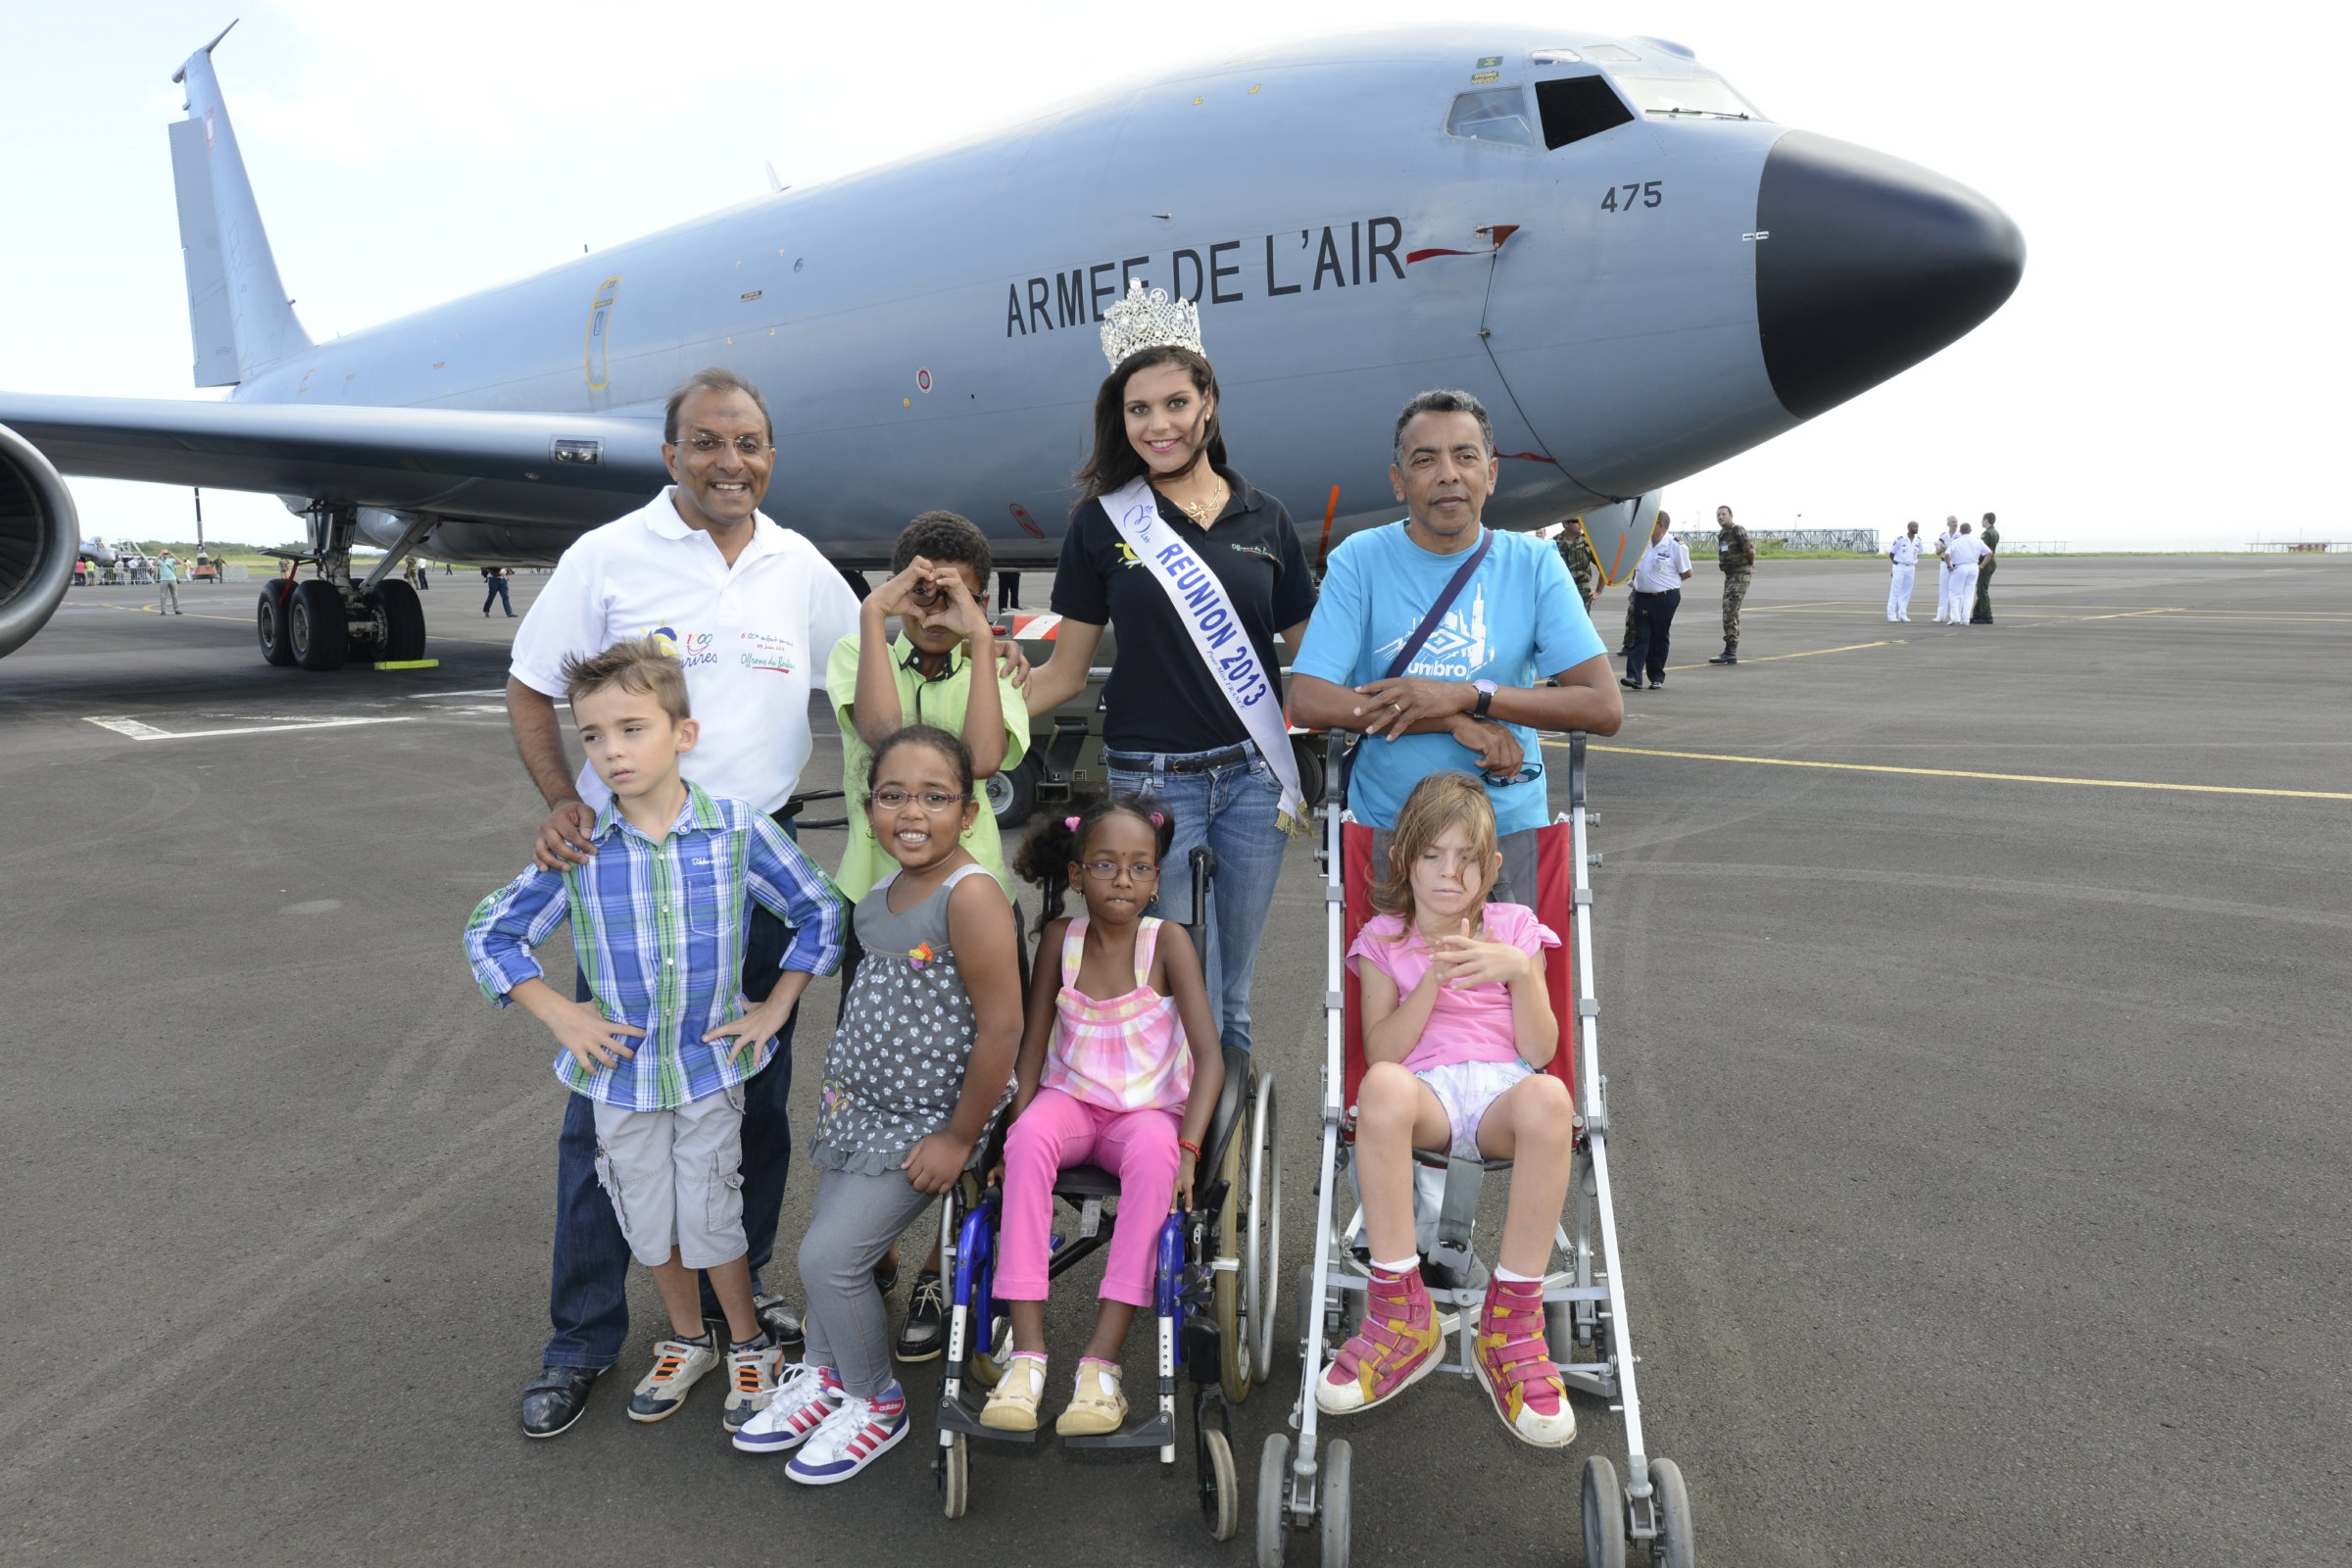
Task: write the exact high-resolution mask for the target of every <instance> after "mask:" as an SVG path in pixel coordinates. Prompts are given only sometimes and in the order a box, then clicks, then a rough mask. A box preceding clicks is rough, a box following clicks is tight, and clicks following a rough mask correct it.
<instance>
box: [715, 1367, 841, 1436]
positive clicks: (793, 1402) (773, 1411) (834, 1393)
mask: <svg viewBox="0 0 2352 1568" xmlns="http://www.w3.org/2000/svg"><path fill="white" fill-rule="evenodd" d="M840 1403H841V1379H839V1378H837V1377H835V1376H834V1375H833V1369H832V1368H831V1367H829V1366H809V1365H808V1364H806V1363H803V1362H795V1363H794V1364H793V1365H791V1366H788V1367H786V1368H784V1370H783V1372H782V1373H781V1374H780V1375H779V1387H778V1388H777V1389H776V1392H775V1393H774V1394H773V1395H771V1396H769V1397H768V1401H767V1408H766V1409H764V1410H761V1411H760V1412H758V1413H757V1414H755V1415H754V1416H753V1417H752V1418H751V1419H750V1420H749V1421H746V1422H745V1423H744V1424H743V1429H742V1430H741V1431H739V1432H737V1433H736V1434H735V1437H734V1440H733V1441H734V1444H735V1446H737V1447H738V1448H741V1449H742V1450H743V1451H744V1452H746V1453H782V1452H783V1451H784V1450H785V1449H787V1448H797V1447H799V1446H801V1445H802V1444H804V1443H806V1442H808V1441H809V1434H810V1433H811V1432H814V1431H815V1430H816V1429H817V1427H818V1426H820V1425H821V1424H822V1423H823V1422H824V1419H825V1417H827V1416H829V1415H831V1414H832V1413H833V1411H834V1408H835V1407H836V1406H838V1405H839V1404H840Z"/></svg>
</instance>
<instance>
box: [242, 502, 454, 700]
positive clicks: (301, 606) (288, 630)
mask: <svg viewBox="0 0 2352 1568" xmlns="http://www.w3.org/2000/svg"><path fill="white" fill-rule="evenodd" d="M306 516H307V518H308V521H309V524H310V539H309V541H308V545H307V548H305V549H302V550H299V551H295V550H289V551H286V552H283V555H284V557H285V559H286V561H287V562H288V564H289V565H290V567H292V568H297V569H298V568H299V567H301V566H302V565H304V564H310V565H313V566H315V567H316V568H317V569H318V575H317V576H315V577H310V578H307V579H303V580H301V581H297V580H295V579H294V578H293V577H292V576H291V575H288V576H284V577H276V578H272V579H271V580H270V582H269V583H268V584H266V585H265V586H264V587H263V589H262V593H261V600H260V603H259V604H258V606H257V607H256V610H255V620H254V625H255V630H256V632H257V633H258V635H259V637H260V640H261V648H262V657H263V658H264V659H266V660H268V661H269V662H270V663H272V664H299V665H300V666H302V667H303V668H304V669H309V670H329V669H340V668H342V667H343V666H344V664H346V663H348V662H355V661H356V662H361V663H368V664H381V663H392V662H406V661H410V660H417V659H422V658H423V657H424V646H425V631H424V604H423V602H422V601H421V600H419V599H418V598H417V590H416V588H415V587H414V586H413V585H412V584H410V583H407V582H404V581H402V580H401V579H400V578H398V577H395V576H393V575H391V573H392V572H393V571H394V570H396V569H397V568H398V567H399V565H400V563H401V562H402V561H403V560H404V559H405V558H406V557H407V556H408V553H409V551H410V550H411V549H413V548H414V547H415V546H416V545H417V542H418V541H419V540H421V539H422V538H423V537H424V535H425V534H426V533H427V532H428V531H429V530H430V529H431V527H432V524H433V521H434V519H433V518H431V517H417V518H415V519H413V520H412V521H411V522H410V524H409V527H408V529H407V531H406V532H405V533H404V534H403V535H402V537H401V541H400V544H399V545H398V546H397V547H396V548H394V549H392V550H389V551H387V552H385V554H384V558H383V560H382V561H380V562H378V563H377V564H376V565H375V569H374V570H372V571H370V572H369V573H368V576H367V577H366V578H365V579H364V580H362V581H359V582H354V581H353V580H352V576H351V546H352V541H353V539H354V538H355V537H356V535H357V532H358V515H357V513H356V512H355V511H354V510H353V509H352V508H349V507H314V508H313V509H312V510H311V511H310V512H309V513H308V514H306Z"/></svg>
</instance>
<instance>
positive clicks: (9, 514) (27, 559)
mask: <svg viewBox="0 0 2352 1568" xmlns="http://www.w3.org/2000/svg"><path fill="white" fill-rule="evenodd" d="M80 545H81V519H80V518H79V517H78V516H76V515H74V512H73V494H72V493H71V492H69V491H68V490H67V489H66V482H65V480H63V479H61V478H59V477H58V473H57V469H56V468H55V467H53V466H50V463H49V460H48V459H47V458H44V457H42V456H41V454H40V452H39V451H38V450H37V449H36V448H35V447H34V446H33V445H32V443H31V442H29V441H27V440H25V438H24V437H23V436H21V435H19V434H17V432H16V431H14V430H11V429H10V428H9V427H8V426H7V425H5V424H0V657H5V656H7V655H9V654H12V653H14V652H16V651H17V649H19V648H21V647H23V646H24V644H25V641H26V640H27V639H28V638H30V637H31V636H32V634H33V633H34V632H36V631H39V630H40V629H41V627H42V625H43V624H44V623H45V622H47V620H48V619H49V617H50V616H51V615H52V614H55V613H57V607H58V605H59V603H60V602H61V601H62V600H64V598H65V597H66V589H67V587H68V586H70V585H71V584H72V583H73V557H74V555H75V553H76V552H77V551H78V550H79V548H80Z"/></svg>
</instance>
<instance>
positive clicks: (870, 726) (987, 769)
mask: <svg viewBox="0 0 2352 1568" xmlns="http://www.w3.org/2000/svg"><path fill="white" fill-rule="evenodd" d="M990 564H991V559H990V552H989V548H988V535H986V534H984V533H982V532H981V531H980V530H979V529H978V528H977V527H975V526H974V525H973V524H972V522H971V521H970V520H969V519H968V518H965V517H962V516H960V515H956V513H953V512H926V513H924V514H923V515H921V516H919V517H917V518H915V519H914V520H913V521H912V522H910V523H908V524H907V529H906V531H905V532H904V533H902V534H900V535H899V542H898V544H897V546H896V547H895V548H893V550H892V551H891V555H890V569H891V572H892V576H891V579H890V580H889V581H888V582H886V583H884V584H883V585H882V586H881V587H879V588H877V589H875V590H874V591H873V592H872V593H871V594H868V595H867V596H866V600H865V603H864V604H863V605H861V606H859V607H858V634H857V635H856V636H854V637H844V638H843V639H842V640H841V641H840V642H838V643H836V644H834V645H833V654H832V658H831V659H830V661H828V662H827V665H826V669H825V690H826V692H827V693H829V694H830V695H831V699H832V703H833V716H834V718H835V719H836V721H838V722H839V723H840V725H841V787H842V791H843V793H844V794H845V795H846V796H847V797H848V799H847V801H846V803H845V804H846V805H847V806H848V807H849V810H848V812H847V813H846V814H847V815H848V817H849V832H850V847H849V850H848V852H847V853H846V854H844V855H843V856H842V858H841V871H840V874H839V875H837V876H836V877H835V878H834V882H835V884H836V885H837V886H838V887H839V888H840V889H841V893H842V897H844V898H845V899H847V900H848V901H849V902H850V904H851V905H852V906H853V907H855V906H856V905H857V903H858V900H860V899H862V898H864V897H865V896H866V895H867V894H868V893H870V892H872V891H873V887H874V884H875V883H876V882H879V881H880V880H882V878H883V877H884V876H885V875H887V874H888V873H889V872H891V871H894V870H896V869H897V868H898V862H897V861H896V860H893V859H892V858H890V857H889V856H888V855H887V854H885V853H884V852H883V850H882V846H881V845H879V844H877V843H875V842H874V831H873V828H872V826H871V824H870V823H869V822H868V820H867V816H866V813H865V811H864V810H862V809H860V806H861V803H862V802H863V801H864V799H865V769H866V762H867V760H868V759H869V758H871V757H872V756H873V749H874V747H875V746H877V745H878V744H880V743H881V742H882V741H883V740H885V739H887V738H888V737H889V736H890V735H891V734H892V733H893V732H895V731H897V730H898V729H900V728H902V727H903V726H905V725H907V724H934V725H937V726H938V727H939V728H941V729H944V730H947V731H949V732H950V733H952V734H956V735H960V736H962V737H963V743H964V745H966V746H968V747H970V748H971V753H972V776H973V778H974V779H975V780H978V779H985V778H988V777H989V776H990V775H992V774H994V773H996V772H998V771H999V770H1000V769H1003V768H1007V767H1012V766H1015V765H1016V764H1018V763H1019V761H1020V760H1021V758H1022V756H1023V755H1024V754H1025V753H1026V752H1027V751H1028V749H1029V709H1028V705H1027V704H1026V703H1024V702H1023V701H1022V699H1021V694H1020V691H1019V689H1018V688H1016V687H1015V686H1014V685H1013V683H1012V678H1011V677H1010V676H1009V675H1006V674H1004V673H1003V672H1001V671H1000V670H999V668H998V662H997V639H996V630H995V628H994V627H992V626H991V625H990V624H989V619H988V614H987V612H985V611H984V610H982V609H981V607H980V596H981V595H982V594H983V593H985V592H986V591H987V584H988V574H989V568H990ZM892 615H897V616H898V617H899V635H898V638H897V640H896V641H892V640H889V639H888V638H887V637H886V635H885V629H884V628H885V625H886V623H887V621H888V619H889V617H890V616H892ZM975 671H978V672H979V673H980V675H981V676H982V677H983V678H981V679H979V680H975V679H974V678H973V675H974V672H975ZM963 847H964V848H965V849H966V850H969V851H970V852H971V855H972V858H973V859H975V860H978V861H979V862H980V863H981V864H982V865H984V866H986V867H987V868H988V871H989V874H990V875H992V876H994V877H995V878H996V879H997V885H998V886H999V887H1001V888H1003V889H1004V890H1005V897H1006V898H1007V899H1013V894H1012V878H1011V876H1010V875H1009V874H1008V873H1007V872H1006V870H1005V847H1004V844H1003V842H1002V841H1001V840H1000V839H999V837H998V834H997V819H996V815H995V813H994V812H992V811H991V810H989V809H988V803H987V802H986V801H985V800H984V801H982V802H981V804H980V809H979V810H978V811H977V812H975V813H973V816H972V825H971V826H970V827H968V828H966V829H964V832H963ZM1013 917H1014V924H1015V929H1016V931H1017V929H1018V925H1019V917H1020V903H1019V901H1018V900H1017V899H1013ZM862 956H863V951H862V950H861V949H860V948H859V947H858V938H857V935H856V925H855V922H853V923H852V934H851V936H850V939H849V947H848V951H847V952H846V953H845V954H844V955H843V957H842V965H841V995H842V997H843V999H844V1001H845V1003H846V1000H847V998H848V997H849V994H850V980H851V977H852V976H853V975H855V974H856V973H857V969H858V959H859V958H861V957H862ZM874 1274H875V1279H876V1282H877V1283H878V1284H881V1286H882V1289H883V1291H884V1292H885V1293H887V1292H888V1291H889V1290H890V1289H891V1287H892V1286H893V1285H895V1284H896V1283H897V1281H898V1249H896V1248H895V1247H894V1248H893V1249H891V1250H890V1253H889V1254H888V1255H887V1256H885V1257H884V1258H883V1260H882V1262H881V1263H880V1264H879V1265H878V1266H877V1267H876V1268H875V1270H874ZM946 1345H947V1301H946V1295H945V1293H944V1291H943V1290H942V1289H941V1286H940V1279H939V1244H938V1242H937V1241H934V1242H933V1243H932V1245H931V1255H930V1257H929V1259H928V1260H927V1261H926V1262H925V1264H924V1266H923V1269H922V1270H921V1272H919V1273H918V1274H916V1276H915V1281H914V1294H913V1296H912V1298H911V1299H909V1300H908V1303H907V1322H906V1324H905V1326H904V1327H903V1328H901V1329H900V1331H899V1338H898V1343H897V1344H896V1345H895V1346H894V1347H893V1350H894V1352H895V1353H896V1354H897V1356H898V1357H899V1359H900V1360H902V1361H928V1360H931V1359H933V1358H934V1357H936V1356H938V1355H939V1354H940V1353H941V1352H942V1351H943V1350H944V1349H945V1348H946Z"/></svg>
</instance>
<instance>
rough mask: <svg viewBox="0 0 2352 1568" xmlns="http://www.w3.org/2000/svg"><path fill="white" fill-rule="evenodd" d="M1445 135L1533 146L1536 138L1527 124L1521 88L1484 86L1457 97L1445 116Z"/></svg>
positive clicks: (1523, 94)
mask: <svg viewBox="0 0 2352 1568" xmlns="http://www.w3.org/2000/svg"><path fill="white" fill-rule="evenodd" d="M1446 135H1448V136H1466V137H1468V138H1469V139H1470V140H1472V141H1502V142H1509V143H1511V144H1513V145H1514V146H1519V147H1533V146H1534V145H1535V144H1536V136H1535V132H1534V131H1532V130H1530V129H1529V128H1528V125H1527V94H1526V92H1525V91H1524V90H1523V89H1521V88H1518V87H1482V88H1480V89H1479V90H1478V91H1477V92H1466V93H1461V94H1459V95H1457V96H1456V97H1455V98H1454V100H1453V108H1452V110H1451V111H1450V112H1449V113H1448V114H1447V115H1446Z"/></svg>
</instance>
